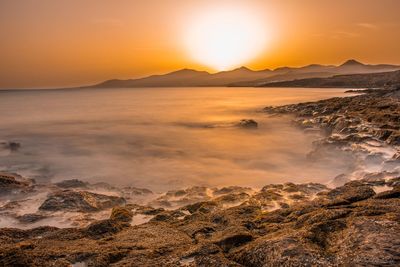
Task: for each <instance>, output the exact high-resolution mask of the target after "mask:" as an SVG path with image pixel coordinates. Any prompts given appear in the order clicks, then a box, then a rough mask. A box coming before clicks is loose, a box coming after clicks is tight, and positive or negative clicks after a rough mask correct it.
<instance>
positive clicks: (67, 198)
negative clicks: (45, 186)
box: [39, 190, 125, 212]
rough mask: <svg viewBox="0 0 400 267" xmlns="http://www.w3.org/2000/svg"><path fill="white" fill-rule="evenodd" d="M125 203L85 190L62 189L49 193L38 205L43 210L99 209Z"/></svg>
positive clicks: (84, 210) (120, 198) (118, 198)
mask: <svg viewBox="0 0 400 267" xmlns="http://www.w3.org/2000/svg"><path fill="white" fill-rule="evenodd" d="M124 204H125V199H124V198H122V197H116V196H107V195H101V194H96V193H92V192H87V191H72V190H63V191H58V192H55V193H53V194H50V195H49V196H48V197H47V199H46V200H45V201H44V202H43V203H42V205H41V206H40V207H39V209H40V210H44V211H78V212H91V211H99V210H103V209H107V208H112V207H115V206H120V205H124Z"/></svg>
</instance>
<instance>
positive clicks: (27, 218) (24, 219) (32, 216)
mask: <svg viewBox="0 0 400 267" xmlns="http://www.w3.org/2000/svg"><path fill="white" fill-rule="evenodd" d="M45 218H46V216H45V215H42V214H36V213H29V214H24V215H21V216H18V217H17V219H18V221H19V222H21V223H24V224H29V223H35V222H38V221H40V220H43V219H45Z"/></svg>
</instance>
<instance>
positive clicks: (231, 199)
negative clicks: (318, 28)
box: [0, 89, 400, 267]
mask: <svg viewBox="0 0 400 267" xmlns="http://www.w3.org/2000/svg"><path fill="white" fill-rule="evenodd" d="M264 112H266V113H267V114H269V116H279V115H280V114H294V115H295V116H296V118H295V120H294V123H295V125H296V126H298V127H301V128H303V129H304V130H305V131H308V132H319V133H322V134H323V136H324V137H323V138H322V139H320V140H318V141H316V142H315V146H314V149H313V151H311V152H310V154H309V155H308V156H309V157H311V158H312V157H316V158H321V157H325V156H327V155H328V156H329V157H335V156H339V155H340V156H346V157H349V160H352V161H354V162H356V163H357V164H356V165H355V167H354V168H351V169H349V170H348V172H346V173H343V174H341V175H338V176H337V177H335V178H334V179H333V180H332V181H331V183H329V184H328V185H323V184H317V183H307V184H293V183H285V184H272V185H266V186H264V187H263V188H261V189H260V190H255V189H252V188H245V187H236V186H232V187H224V188H207V187H192V188H187V189H184V190H175V191H169V192H167V193H165V194H157V193H154V192H151V191H150V190H148V189H141V188H134V187H125V188H117V187H113V186H110V185H108V184H104V183H99V184H89V183H86V182H82V181H79V180H67V181H62V182H59V183H55V184H45V185H43V184H36V183H35V181H33V180H30V179H26V178H24V177H21V176H18V175H17V174H11V173H2V174H0V189H1V190H0V192H1V193H2V194H4V195H7V198H8V199H9V200H8V201H6V202H4V203H0V216H3V217H4V216H8V218H9V219H10V224H13V225H15V226H17V227H18V226H22V227H18V228H26V229H18V228H1V229H0V241H1V242H0V266H76V267H77V266H110V265H112V266H398V265H399V264H400V234H399V233H400V224H399V222H400V173H399V172H400V90H399V89H381V90H369V91H367V92H366V93H365V94H360V95H357V96H350V97H345V98H332V99H327V100H322V101H318V102H310V103H300V104H294V105H287V106H281V107H267V108H265V109H264ZM252 125H254V123H253V124H252ZM49 192H50V193H49ZM32 203H35V205H34V206H32V207H29V208H27V206H28V204H32ZM57 215H62V217H64V218H66V221H63V222H60V221H55V218H58V217H57ZM52 224H53V225H52ZM36 225H37V226H38V227H35V228H33V226H36ZM42 225H49V226H42ZM51 225H52V226H51ZM56 225H61V226H63V227H55V226H56ZM23 226H25V227H23Z"/></svg>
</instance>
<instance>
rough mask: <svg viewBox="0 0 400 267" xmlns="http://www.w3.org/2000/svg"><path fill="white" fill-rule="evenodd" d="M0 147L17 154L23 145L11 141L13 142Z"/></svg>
mask: <svg viewBox="0 0 400 267" xmlns="http://www.w3.org/2000/svg"><path fill="white" fill-rule="evenodd" d="M0 145H1V146H2V147H3V148H5V149H9V150H10V151H11V152H16V151H18V150H19V149H20V147H21V143H18V142H13V141H11V142H1V143H0Z"/></svg>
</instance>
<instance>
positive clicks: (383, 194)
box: [374, 186, 400, 199]
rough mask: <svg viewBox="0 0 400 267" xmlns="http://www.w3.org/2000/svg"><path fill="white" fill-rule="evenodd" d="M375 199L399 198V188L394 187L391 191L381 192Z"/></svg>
mask: <svg viewBox="0 0 400 267" xmlns="http://www.w3.org/2000/svg"><path fill="white" fill-rule="evenodd" d="M374 198H376V199H388V198H400V186H396V187H395V188H393V189H392V190H389V191H384V192H381V193H379V194H377V195H375V196H374Z"/></svg>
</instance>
